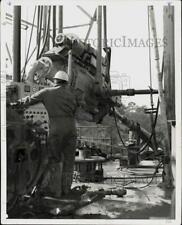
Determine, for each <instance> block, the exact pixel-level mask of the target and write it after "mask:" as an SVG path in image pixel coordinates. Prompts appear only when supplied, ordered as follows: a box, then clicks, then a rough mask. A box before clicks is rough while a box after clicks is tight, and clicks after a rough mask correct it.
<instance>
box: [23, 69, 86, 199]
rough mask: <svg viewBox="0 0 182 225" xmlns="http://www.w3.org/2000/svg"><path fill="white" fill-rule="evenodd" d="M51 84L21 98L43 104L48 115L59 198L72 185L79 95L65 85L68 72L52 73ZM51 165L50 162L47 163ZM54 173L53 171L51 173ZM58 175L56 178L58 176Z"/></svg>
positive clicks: (25, 101)
mask: <svg viewBox="0 0 182 225" xmlns="http://www.w3.org/2000/svg"><path fill="white" fill-rule="evenodd" d="M54 83H55V86H54V87H50V88H45V89H43V90H40V91H39V92H37V93H35V94H34V95H32V96H31V97H26V98H24V99H23V101H22V104H23V106H25V107H26V106H30V105H34V104H36V103H40V102H41V103H43V104H44V106H45V108H46V110H47V112H48V115H49V122H50V124H49V144H50V149H49V152H50V158H51V160H50V161H51V162H52V163H53V165H54V166H55V165H57V166H56V167H55V168H57V169H56V171H55V169H54V171H55V172H54V173H56V174H57V175H56V177H57V178H56V179H54V181H55V182H53V181H52V184H51V186H52V185H53V186H56V188H54V196H55V197H60V196H62V195H66V194H68V193H69V191H70V189H71V184H72V175H73V169H74V159H75V149H76V125H75V112H76V109H77V107H78V106H80V105H81V102H82V101H80V100H79V97H77V95H76V92H75V90H74V89H73V88H71V87H70V86H69V85H68V74H67V73H66V72H64V71H58V72H57V73H56V74H55V76H54ZM50 165H52V164H50ZM54 176H55V174H54ZM59 178H60V179H59Z"/></svg>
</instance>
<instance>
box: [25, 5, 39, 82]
mask: <svg viewBox="0 0 182 225" xmlns="http://www.w3.org/2000/svg"><path fill="white" fill-rule="evenodd" d="M36 9H37V7H36V6H35V10H34V16H33V22H32V28H31V33H30V39H29V44H28V50H27V56H26V60H25V65H24V69H23V75H22V80H23V79H24V76H25V69H26V66H27V61H28V55H29V51H30V44H31V41H32V34H33V28H34V22H35V14H36Z"/></svg>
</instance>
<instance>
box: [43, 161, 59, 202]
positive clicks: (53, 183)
mask: <svg viewBox="0 0 182 225" xmlns="http://www.w3.org/2000/svg"><path fill="white" fill-rule="evenodd" d="M62 169H63V163H62V162H61V163H60V162H59V163H56V162H54V163H51V164H50V165H49V170H48V173H47V179H46V183H44V194H45V195H50V196H52V197H57V198H59V197H61V195H62V186H61V184H62V181H61V180H62V179H61V178H62ZM45 184H46V185H45ZM45 186H46V187H45ZM45 192H46V193H45Z"/></svg>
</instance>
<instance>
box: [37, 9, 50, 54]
mask: <svg viewBox="0 0 182 225" xmlns="http://www.w3.org/2000/svg"><path fill="white" fill-rule="evenodd" d="M50 17H51V8H50V7H49V15H48V22H47V27H46V37H45V40H44V43H43V47H42V50H41V52H40V54H39V57H38V58H40V57H41V55H42V53H43V52H44V49H45V46H46V43H47V38H48V33H49V25H50Z"/></svg>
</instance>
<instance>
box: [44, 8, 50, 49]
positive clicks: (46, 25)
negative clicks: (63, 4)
mask: <svg viewBox="0 0 182 225" xmlns="http://www.w3.org/2000/svg"><path fill="white" fill-rule="evenodd" d="M50 7H51V6H43V8H44V10H43V42H46V43H45V49H44V51H48V50H49V43H50V40H49V39H50V34H49V30H50V23H49V21H48V20H49V19H48V16H49V17H50V15H48V13H49V14H50V13H51V8H50ZM46 36H47V37H46Z"/></svg>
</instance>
